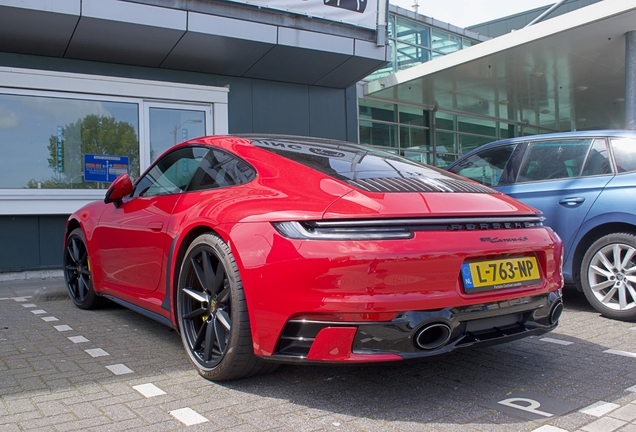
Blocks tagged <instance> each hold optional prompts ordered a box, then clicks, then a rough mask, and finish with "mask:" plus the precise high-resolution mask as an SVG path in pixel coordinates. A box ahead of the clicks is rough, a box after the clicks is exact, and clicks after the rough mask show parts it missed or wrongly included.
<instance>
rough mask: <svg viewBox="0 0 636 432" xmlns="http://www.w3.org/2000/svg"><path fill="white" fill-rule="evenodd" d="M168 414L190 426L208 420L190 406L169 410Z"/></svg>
mask: <svg viewBox="0 0 636 432" xmlns="http://www.w3.org/2000/svg"><path fill="white" fill-rule="evenodd" d="M170 415H171V416H172V417H174V418H176V419H177V420H179V421H180V422H181V423H183V424H184V425H186V426H192V425H195V424H199V423H205V422H208V421H210V420H208V419H206V418H205V417H203V416H202V415H201V414H199V413H198V412H196V411H195V410H193V409H192V408H181V409H178V410H174V411H170Z"/></svg>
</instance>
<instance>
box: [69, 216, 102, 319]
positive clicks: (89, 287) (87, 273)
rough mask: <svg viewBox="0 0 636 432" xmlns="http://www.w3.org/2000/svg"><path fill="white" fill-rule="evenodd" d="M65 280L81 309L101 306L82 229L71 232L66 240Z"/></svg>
mask: <svg viewBox="0 0 636 432" xmlns="http://www.w3.org/2000/svg"><path fill="white" fill-rule="evenodd" d="M64 279H65V280H66V288H67V290H68V295H69V297H70V298H71V300H72V301H73V303H75V306H77V307H78V308H80V309H94V308H96V307H97V306H98V305H99V303H100V301H101V298H100V297H99V296H97V294H95V290H94V289H93V278H92V275H91V263H90V259H89V256H88V249H87V247H86V239H85V238H84V232H83V231H82V229H81V228H76V229H74V230H73V231H71V233H70V234H69V236H68V237H67V239H66V249H65V250H64Z"/></svg>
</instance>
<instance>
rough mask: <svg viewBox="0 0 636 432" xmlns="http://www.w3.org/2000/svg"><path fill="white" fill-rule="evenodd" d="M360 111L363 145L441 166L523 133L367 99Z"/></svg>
mask: <svg viewBox="0 0 636 432" xmlns="http://www.w3.org/2000/svg"><path fill="white" fill-rule="evenodd" d="M359 108H360V143H361V144H368V145H371V146H378V147H382V148H383V150H386V151H390V152H392V153H399V154H401V155H403V156H406V157H408V158H409V159H413V160H416V161H418V162H424V163H429V164H432V165H436V166H438V167H445V166H446V165H448V164H449V163H450V162H453V161H454V160H455V159H457V158H458V157H459V156H460V155H462V154H465V153H468V152H470V151H471V150H473V149H475V148H477V147H479V146H481V145H482V144H486V143H489V142H492V141H496V140H499V139H503V138H509V137H513V136H516V135H518V134H520V130H519V131H517V129H518V128H517V127H516V126H515V125H512V124H509V123H504V122H499V121H496V120H492V119H484V118H474V117H468V116H465V115H458V114H454V113H449V112H444V111H432V110H427V109H424V108H418V107H413V106H406V105H399V104H391V103H387V102H380V101H374V100H368V99H360V101H359ZM433 121H434V122H435V123H434V124H433ZM524 132H525V131H524ZM537 132H538V131H537Z"/></svg>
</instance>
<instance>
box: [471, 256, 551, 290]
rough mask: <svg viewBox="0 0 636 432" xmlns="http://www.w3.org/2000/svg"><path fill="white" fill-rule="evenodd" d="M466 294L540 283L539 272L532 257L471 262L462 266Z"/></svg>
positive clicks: (535, 259)
mask: <svg viewBox="0 0 636 432" xmlns="http://www.w3.org/2000/svg"><path fill="white" fill-rule="evenodd" d="M462 279H463V281H464V290H465V291H466V292H467V293H473V292H479V291H487V290H497V289H504V288H513V287H520V286H526V285H533V284H537V283H540V282H541V270H540V269H539V265H538V263H537V258H536V257H533V256H524V257H514V258H504V259H497V260H487V261H473V262H467V263H464V264H462Z"/></svg>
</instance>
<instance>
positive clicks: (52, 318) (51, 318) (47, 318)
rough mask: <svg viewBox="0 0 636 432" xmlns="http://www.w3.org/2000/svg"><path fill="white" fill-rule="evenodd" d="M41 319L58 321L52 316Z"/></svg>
mask: <svg viewBox="0 0 636 432" xmlns="http://www.w3.org/2000/svg"><path fill="white" fill-rule="evenodd" d="M42 321H46V322H51V321H59V319H57V318H55V317H54V316H48V317H42Z"/></svg>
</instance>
